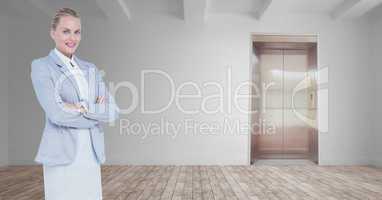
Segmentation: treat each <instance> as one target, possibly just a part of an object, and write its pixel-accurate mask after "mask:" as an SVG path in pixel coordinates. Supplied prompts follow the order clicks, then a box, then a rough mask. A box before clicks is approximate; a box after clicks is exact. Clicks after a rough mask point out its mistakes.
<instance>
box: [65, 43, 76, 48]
mask: <svg viewBox="0 0 382 200" xmlns="http://www.w3.org/2000/svg"><path fill="white" fill-rule="evenodd" d="M65 45H66V46H67V47H69V48H74V47H75V46H76V43H65Z"/></svg>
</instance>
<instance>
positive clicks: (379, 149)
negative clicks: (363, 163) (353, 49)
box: [369, 6, 382, 166]
mask: <svg viewBox="0 0 382 200" xmlns="http://www.w3.org/2000/svg"><path fill="white" fill-rule="evenodd" d="M369 18H370V27H371V28H370V29H371V37H370V41H371V42H370V46H371V48H372V53H371V62H372V65H373V69H374V72H375V77H374V78H375V81H376V82H375V104H374V105H375V115H374V116H375V117H374V122H375V124H374V134H375V135H374V147H375V149H374V162H373V163H374V164H375V165H378V166H382V124H381V122H380V120H381V115H382V105H381V102H382V79H381V74H382V68H381V67H382V61H381V52H382V37H381V35H382V6H379V7H378V8H375V9H374V10H373V12H372V13H371V14H370V16H369Z"/></svg>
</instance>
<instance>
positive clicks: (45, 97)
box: [31, 60, 98, 128]
mask: <svg viewBox="0 0 382 200" xmlns="http://www.w3.org/2000/svg"><path fill="white" fill-rule="evenodd" d="M31 79H32V85H33V88H34V91H35V94H36V96H37V100H38V102H39V103H40V105H41V107H42V108H43V110H44V111H45V114H46V115H47V117H48V119H49V120H50V121H51V122H52V123H54V124H57V125H59V126H65V127H72V128H92V127H94V126H96V125H97V124H98V122H97V121H96V120H92V119H87V118H85V117H84V116H83V114H82V113H81V112H79V111H74V110H71V109H67V108H65V107H64V102H63V101H62V99H61V97H60V95H59V94H58V91H56V90H55V84H54V82H53V80H52V79H51V76H50V72H49V69H48V66H47V65H46V64H44V63H43V61H41V60H34V61H32V64H31Z"/></svg>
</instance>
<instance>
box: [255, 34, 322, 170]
mask: <svg viewBox="0 0 382 200" xmlns="http://www.w3.org/2000/svg"><path fill="white" fill-rule="evenodd" d="M258 41H260V42H269V43H272V45H273V46H275V48H277V45H280V44H281V45H282V44H283V43H290V44H294V45H291V46H290V47H291V48H292V49H294V48H296V47H297V48H299V46H301V44H302V43H315V52H314V56H315V64H316V66H315V69H316V70H317V69H318V66H319V57H318V48H319V46H318V35H278V34H274V35H272V34H271V35H270V34H252V35H251V45H250V46H251V54H252V51H253V48H254V42H258ZM278 43H279V44H278ZM250 64H251V67H250V80H254V74H253V66H252V63H251V62H250ZM316 82H317V80H316ZM250 92H251V94H253V91H252V90H251V91H250ZM315 94H316V100H317V98H318V93H317V91H316V93H315ZM252 101H253V99H250V109H251V111H252V106H253V102H252ZM315 115H316V116H315V117H316V120H317V121H316V123H317V124H318V123H319V122H318V117H317V116H318V108H317V107H316V113H315ZM249 117H250V122H249V123H250V125H251V126H252V123H253V122H252V120H253V119H252V118H253V114H252V112H250V114H249ZM314 131H315V133H314V134H312V135H313V136H314V139H313V140H314V142H313V143H314V144H313V145H314V148H315V152H314V155H312V156H311V157H310V158H309V160H311V161H313V162H315V163H316V164H318V163H319V159H318V158H319V151H318V144H319V134H318V133H319V132H318V130H317V129H315V130H314ZM253 138H254V136H253V135H252V131H251V129H250V132H249V159H248V160H249V164H252V163H253V162H254V161H255V157H254V148H253V147H254V146H253V145H254V142H253V140H252V139H253Z"/></svg>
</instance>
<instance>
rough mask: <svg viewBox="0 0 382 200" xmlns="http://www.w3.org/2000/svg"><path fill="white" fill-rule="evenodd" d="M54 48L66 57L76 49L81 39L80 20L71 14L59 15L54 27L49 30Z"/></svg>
mask: <svg viewBox="0 0 382 200" xmlns="http://www.w3.org/2000/svg"><path fill="white" fill-rule="evenodd" d="M50 36H51V37H52V39H53V40H54V42H55V43H56V48H57V50H59V51H60V52H61V53H63V54H64V55H66V56H67V57H69V58H70V57H71V56H72V55H73V54H74V52H75V51H76V49H77V47H78V45H79V44H80V40H81V20H80V19H79V18H76V17H72V16H64V17H61V18H60V20H59V22H58V24H57V26H56V29H55V30H54V29H52V30H51V31H50Z"/></svg>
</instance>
